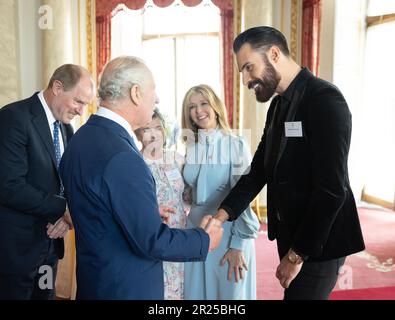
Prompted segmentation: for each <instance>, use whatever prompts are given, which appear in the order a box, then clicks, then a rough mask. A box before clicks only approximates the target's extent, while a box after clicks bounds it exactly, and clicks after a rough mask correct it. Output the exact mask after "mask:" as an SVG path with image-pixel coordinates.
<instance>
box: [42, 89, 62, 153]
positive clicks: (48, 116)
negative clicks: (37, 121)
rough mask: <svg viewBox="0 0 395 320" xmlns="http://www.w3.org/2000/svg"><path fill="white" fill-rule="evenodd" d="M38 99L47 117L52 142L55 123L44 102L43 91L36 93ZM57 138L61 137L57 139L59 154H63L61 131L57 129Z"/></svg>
mask: <svg viewBox="0 0 395 320" xmlns="http://www.w3.org/2000/svg"><path fill="white" fill-rule="evenodd" d="M38 98H39V99H40V102H41V104H42V106H43V108H44V111H45V114H46V116H47V121H48V125H49V129H50V131H51V136H52V140H53V129H54V122H55V121H56V119H55V117H54V116H53V114H52V111H51V109H50V108H49V107H48V104H47V102H46V101H45V98H44V91H40V92H39V93H38ZM59 131H60V132H59V137H61V139H59V144H60V154H63V152H64V143H63V135H62V131H61V130H60V127H59Z"/></svg>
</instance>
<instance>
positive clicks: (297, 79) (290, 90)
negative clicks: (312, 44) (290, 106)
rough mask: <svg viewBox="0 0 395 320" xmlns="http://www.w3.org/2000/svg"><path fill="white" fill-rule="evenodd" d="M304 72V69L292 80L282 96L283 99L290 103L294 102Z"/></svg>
mask: <svg viewBox="0 0 395 320" xmlns="http://www.w3.org/2000/svg"><path fill="white" fill-rule="evenodd" d="M303 70H304V68H302V69H301V70H300V71H299V73H298V74H297V75H296V77H295V78H294V79H293V80H292V82H291V83H290V85H289V86H288V88H287V89H286V90H285V91H284V93H283V94H282V95H281V97H282V98H284V99H285V100H287V101H288V102H290V101H291V100H292V96H293V94H294V91H295V89H296V88H297V87H298V84H299V83H300V79H301V78H302V76H303Z"/></svg>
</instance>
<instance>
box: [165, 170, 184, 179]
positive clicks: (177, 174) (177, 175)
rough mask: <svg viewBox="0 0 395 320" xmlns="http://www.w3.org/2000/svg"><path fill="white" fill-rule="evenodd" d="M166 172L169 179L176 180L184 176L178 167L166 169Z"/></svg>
mask: <svg viewBox="0 0 395 320" xmlns="http://www.w3.org/2000/svg"><path fill="white" fill-rule="evenodd" d="M165 173H166V176H167V179H169V181H175V180H178V179H181V178H182V177H181V174H180V171H178V170H177V169H173V170H170V171H166V172H165Z"/></svg>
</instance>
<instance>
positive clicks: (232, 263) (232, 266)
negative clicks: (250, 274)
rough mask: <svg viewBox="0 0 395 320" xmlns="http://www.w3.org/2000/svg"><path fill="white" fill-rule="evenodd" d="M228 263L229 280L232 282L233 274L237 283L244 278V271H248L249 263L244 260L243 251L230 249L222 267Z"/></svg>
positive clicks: (222, 260)
mask: <svg viewBox="0 0 395 320" xmlns="http://www.w3.org/2000/svg"><path fill="white" fill-rule="evenodd" d="M226 261H228V280H229V281H232V274H234V275H235V282H238V281H239V279H243V278H244V270H246V271H248V267H247V263H246V261H245V259H244V255H243V251H241V250H237V249H229V250H228V251H227V252H226V253H225V255H224V256H223V258H222V259H221V266H223V265H224V264H225V262H226Z"/></svg>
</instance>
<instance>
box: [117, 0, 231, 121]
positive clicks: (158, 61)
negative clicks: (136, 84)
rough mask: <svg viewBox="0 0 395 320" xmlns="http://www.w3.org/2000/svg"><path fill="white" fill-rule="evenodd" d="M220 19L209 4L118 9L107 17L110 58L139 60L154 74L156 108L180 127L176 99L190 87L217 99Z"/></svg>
mask: <svg viewBox="0 0 395 320" xmlns="http://www.w3.org/2000/svg"><path fill="white" fill-rule="evenodd" d="M220 23H221V20H220V14H219V9H218V8H217V7H216V6H215V5H213V4H211V2H205V1H203V2H202V3H201V4H200V5H198V6H196V7H191V8H189V7H186V6H184V5H182V4H181V3H177V4H176V5H173V6H170V7H167V8H158V7H156V6H155V5H154V4H152V3H148V4H147V5H146V6H145V7H144V9H141V10H129V9H128V8H126V7H123V8H122V10H121V11H119V12H118V13H117V14H116V15H115V16H114V17H113V18H112V22H111V26H112V31H111V32H112V39H111V48H112V49H111V50H112V52H111V56H112V58H115V57H117V56H119V55H125V54H127V55H134V56H139V57H141V58H143V59H144V60H145V61H146V63H147V65H148V66H149V67H150V69H151V70H152V72H153V74H154V78H155V81H156V87H157V94H158V97H159V100H160V103H159V105H158V106H159V108H160V110H161V111H162V113H164V114H165V115H166V117H167V119H168V120H169V121H170V122H173V123H180V121H181V108H182V99H183V97H184V95H185V93H186V91H187V90H188V89H189V88H190V87H192V86H193V85H197V84H201V83H206V84H208V85H210V86H212V87H213V89H214V90H215V91H216V93H217V94H218V95H219V96H220V97H222V95H223V94H222V89H221V88H222V86H221V76H222V73H221V67H220V65H221V64H220V60H221V53H220V38H219V32H220Z"/></svg>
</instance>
